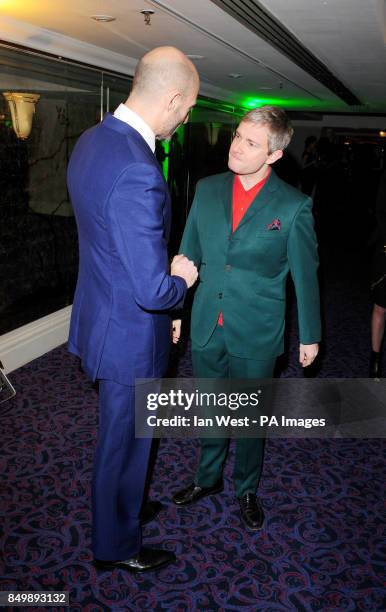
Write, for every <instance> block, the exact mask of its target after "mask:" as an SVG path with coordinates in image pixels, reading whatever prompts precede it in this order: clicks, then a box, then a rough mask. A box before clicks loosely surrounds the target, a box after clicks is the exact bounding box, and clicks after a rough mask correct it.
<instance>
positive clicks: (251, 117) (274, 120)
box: [241, 106, 294, 154]
mask: <svg viewBox="0 0 386 612" xmlns="http://www.w3.org/2000/svg"><path fill="white" fill-rule="evenodd" d="M244 121H250V122H251V123H256V124H258V125H265V126H267V127H268V150H269V151H268V152H269V154H271V153H273V152H274V151H277V150H280V151H284V149H285V148H286V147H288V145H289V143H290V142H291V138H292V135H293V133H294V130H293V127H292V125H291V121H290V119H289V117H288V115H287V114H286V113H285V112H284V111H283V110H282V109H281V108H279V107H278V106H261V107H260V108H254V109H253V110H251V111H249V112H248V113H246V115H244V117H243V118H242V119H241V123H243V122H244Z"/></svg>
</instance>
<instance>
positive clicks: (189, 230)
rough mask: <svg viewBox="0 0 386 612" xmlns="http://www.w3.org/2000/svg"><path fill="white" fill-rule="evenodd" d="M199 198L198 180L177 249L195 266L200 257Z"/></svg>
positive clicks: (199, 261)
mask: <svg viewBox="0 0 386 612" xmlns="http://www.w3.org/2000/svg"><path fill="white" fill-rule="evenodd" d="M200 198H201V195H200V182H198V183H197V187H196V193H195V196H194V200H193V204H192V206H191V209H190V212H189V215H188V220H187V222H186V226H185V230H184V234H183V236H182V240H181V244H180V248H179V251H178V252H179V253H183V254H184V255H185V256H186V257H187V258H188V259H190V260H192V261H194V263H195V265H196V266H197V268H200V265H201V257H202V254H201V244H200V238H199V231H198V207H199V201H200Z"/></svg>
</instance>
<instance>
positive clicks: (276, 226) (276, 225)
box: [267, 219, 281, 231]
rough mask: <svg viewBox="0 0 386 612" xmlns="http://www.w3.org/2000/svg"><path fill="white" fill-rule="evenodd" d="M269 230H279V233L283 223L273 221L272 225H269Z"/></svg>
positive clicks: (278, 220) (276, 220)
mask: <svg viewBox="0 0 386 612" xmlns="http://www.w3.org/2000/svg"><path fill="white" fill-rule="evenodd" d="M267 229H269V230H277V231H279V230H280V229H281V222H280V219H274V220H273V221H272V223H269V224H268V225H267Z"/></svg>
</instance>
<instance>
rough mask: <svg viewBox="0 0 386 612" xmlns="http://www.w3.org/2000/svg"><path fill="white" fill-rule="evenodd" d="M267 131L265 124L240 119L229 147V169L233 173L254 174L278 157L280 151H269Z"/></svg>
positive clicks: (280, 153)
mask: <svg viewBox="0 0 386 612" xmlns="http://www.w3.org/2000/svg"><path fill="white" fill-rule="evenodd" d="M268 133H269V132H268V127H267V126H265V125H260V124H256V123H252V122H251V121H242V122H241V123H240V125H239V126H238V128H237V130H236V133H235V136H234V138H233V140H232V144H231V147H230V149H229V159H228V166H229V169H230V170H232V172H234V173H235V174H255V173H257V172H259V171H260V170H261V169H262V168H263V167H264V166H265V165H269V164H272V163H273V162H275V161H276V160H277V159H279V158H280V157H281V156H282V151H274V152H273V153H269V150H268Z"/></svg>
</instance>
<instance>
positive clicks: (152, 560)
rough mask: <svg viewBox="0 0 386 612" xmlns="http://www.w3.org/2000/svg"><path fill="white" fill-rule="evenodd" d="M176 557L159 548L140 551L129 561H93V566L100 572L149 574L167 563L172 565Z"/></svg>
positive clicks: (143, 548)
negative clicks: (118, 571) (119, 570)
mask: <svg viewBox="0 0 386 612" xmlns="http://www.w3.org/2000/svg"><path fill="white" fill-rule="evenodd" d="M175 561H176V556H175V554H174V553H173V552H168V551H167V550H162V549H161V548H145V547H144V546H143V547H142V548H141V549H140V551H139V553H138V554H137V555H135V557H131V559H125V560H124V561H102V560H101V559H94V561H93V565H94V567H96V569H100V570H113V569H115V568H118V569H123V570H126V571H128V572H151V571H152V570H153V571H155V570H158V569H161V567H165V565H168V564H169V563H174V562H175Z"/></svg>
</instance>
